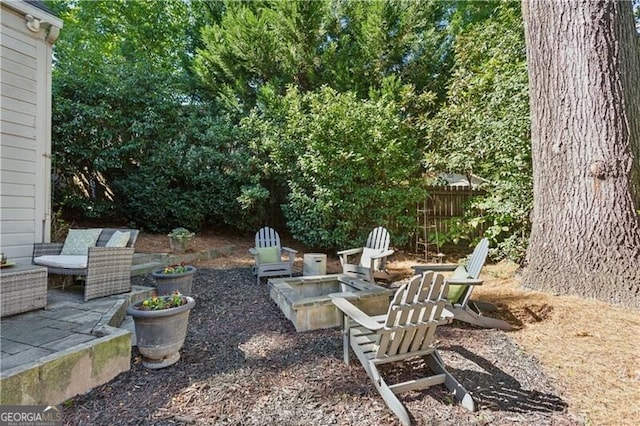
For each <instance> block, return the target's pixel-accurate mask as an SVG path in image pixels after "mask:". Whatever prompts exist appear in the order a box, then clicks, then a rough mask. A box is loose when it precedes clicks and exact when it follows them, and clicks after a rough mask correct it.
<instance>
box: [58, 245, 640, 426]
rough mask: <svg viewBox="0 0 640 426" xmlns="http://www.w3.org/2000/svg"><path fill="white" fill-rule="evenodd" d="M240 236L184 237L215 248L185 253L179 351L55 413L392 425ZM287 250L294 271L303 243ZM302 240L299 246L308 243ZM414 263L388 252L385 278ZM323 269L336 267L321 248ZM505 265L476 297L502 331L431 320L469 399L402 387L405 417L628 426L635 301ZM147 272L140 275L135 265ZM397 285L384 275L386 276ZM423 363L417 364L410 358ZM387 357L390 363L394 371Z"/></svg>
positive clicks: (85, 417)
mask: <svg viewBox="0 0 640 426" xmlns="http://www.w3.org/2000/svg"><path fill="white" fill-rule="evenodd" d="M252 240H253V238H252V236H220V235H213V234H206V235H199V236H198V237H197V243H196V248H197V249H204V248H207V249H210V248H223V247H226V248H227V250H225V253H226V255H225V256H223V257H220V258H218V259H213V260H209V261H205V262H200V263H199V264H198V266H199V268H200V269H199V271H198V273H197V275H196V280H195V282H194V289H193V294H194V297H195V298H196V303H197V305H196V307H195V308H194V309H193V311H192V312H191V317H190V326H189V332H188V335H187V339H186V342H185V346H184V348H183V349H182V351H181V353H182V358H181V360H180V361H179V362H178V363H177V364H175V365H173V366H171V367H169V368H166V369H164V370H159V371H151V370H147V369H145V368H144V367H143V366H142V365H141V364H140V358H139V355H138V354H137V352H136V350H135V348H134V349H133V359H132V368H131V371H129V372H127V373H123V374H121V375H119V376H118V377H116V378H115V379H114V380H112V381H111V382H109V383H108V384H106V385H103V386H100V387H98V388H95V389H94V390H92V391H91V392H89V393H88V394H86V395H82V396H78V397H76V398H74V399H72V400H70V401H68V402H67V403H66V404H65V412H64V419H65V422H67V423H68V424H73V425H76V424H86V425H91V424H158V425H172V424H215V425H218V424H220V425H225V424H233V425H245V424H246V425H272V424H280V425H299V424H308V425H326V424H344V425H382V424H385V425H386V424H389V425H394V424H398V422H397V419H396V418H395V417H394V415H393V414H392V413H391V411H390V410H389V409H388V408H387V407H386V405H385V404H384V402H383V400H382V398H381V397H380V396H379V395H378V394H377V392H376V391H375V388H374V387H373V385H372V383H371V381H370V380H369V379H368V377H367V376H366V373H365V371H364V369H363V368H362V367H361V366H360V365H359V363H358V361H357V360H355V359H352V364H351V366H350V367H349V366H347V365H345V364H344V362H343V361H342V339H341V336H340V331H339V330H337V329H331V330H318V331H312V332H305V333H296V332H295V329H294V328H293V326H292V325H291V323H289V322H288V321H287V320H286V318H285V317H284V316H283V315H282V313H281V312H280V311H279V309H278V308H277V306H276V305H275V304H274V303H273V302H272V301H271V299H270V298H269V294H268V289H267V286H266V285H264V284H263V285H260V286H257V285H256V284H255V278H254V277H253V276H252V275H251V269H250V267H251V264H252V259H251V258H250V257H249V255H248V253H247V249H248V248H249V247H251V246H252V245H253V244H252ZM286 243H288V244H287V245H290V246H293V247H294V248H296V249H298V250H299V253H298V254H299V257H300V258H299V259H297V260H296V268H297V270H298V272H300V271H301V270H302V265H301V263H302V256H301V255H302V253H303V252H304V251H305V250H304V248H303V247H300V246H296V244H295V243H293V242H291V241H287V242H286ZM136 250H137V251H143V252H166V251H168V250H169V249H168V242H167V240H166V236H154V235H145V234H142V235H141V236H140V237H139V240H138V242H137V243H136ZM307 252H308V250H307ZM413 263H415V259H412V258H411V256H409V255H404V254H402V253H398V254H397V255H396V256H395V257H394V261H393V262H392V263H391V264H390V269H392V270H393V271H395V273H396V277H397V279H398V280H402V279H404V278H406V276H408V275H409V274H410V265H411V264H413ZM327 269H328V271H327V272H328V273H331V272H337V271H339V262H338V260H337V258H334V257H332V256H330V258H329V261H328V268H327ZM515 272H516V268H515V266H514V265H509V264H498V265H487V266H486V267H485V269H484V272H483V278H484V279H485V284H484V285H483V286H482V287H479V288H477V289H476V290H475V292H474V295H475V296H476V297H477V298H481V299H483V300H488V301H491V302H494V303H496V304H497V305H498V306H499V308H500V309H499V311H498V312H497V313H496V314H495V315H496V316H499V317H501V318H503V319H506V320H508V321H509V322H511V323H512V324H513V325H515V326H516V327H517V329H516V330H515V331H511V332H506V333H505V332H502V331H497V330H483V329H477V328H474V327H471V326H466V325H465V324H463V323H457V322H454V324H452V325H450V326H443V327H439V329H438V338H439V347H440V352H441V354H442V356H443V358H444V359H445V363H446V365H447V366H448V369H449V371H450V372H451V373H452V374H453V375H454V376H456V378H458V380H460V381H461V382H462V384H463V385H464V386H465V387H466V388H467V389H468V390H469V391H470V392H472V394H473V397H474V399H475V400H476V401H477V402H478V406H479V407H480V410H479V411H477V412H475V413H470V412H468V411H466V410H464V409H463V408H461V407H459V406H457V405H455V404H452V403H451V399H450V397H449V396H448V395H447V392H446V390H445V389H444V388H443V387H442V386H435V387H432V388H430V389H429V390H425V391H422V392H410V393H407V394H403V395H402V396H401V400H402V401H403V403H404V404H405V406H406V407H407V408H408V410H409V412H410V413H411V415H412V416H413V417H414V423H415V424H418V425H440V424H441V425H449V424H460V425H488V424H501V425H506V424H536V425H544V424H549V425H574V424H576V425H577V424H596V425H601V424H602V425H604V424H611V425H614V424H615V425H624V424H629V425H635V424H638V423H640V408H638V404H637V400H638V396H639V395H640V367H639V366H640V362H639V358H638V354H637V336H638V335H640V333H639V331H640V330H639V328H640V313H638V312H636V311H631V310H627V309H622V308H617V307H611V306H609V305H607V304H604V303H601V302H597V301H591V300H584V299H580V298H576V297H566V296H562V297H561V296H551V295H547V294H544V293H540V292H533V291H526V290H522V289H521V288H520V287H519V285H518V280H517V277H516V276H515ZM136 280H138V281H139V282H144V283H146V284H150V279H149V278H148V277H141V278H136ZM395 285H398V283H397V282H394V283H391V286H395ZM412 367H414V368H425V367H424V366H420V365H418V366H412ZM407 372H408V370H407V369H404V370H398V371H396V372H395V373H396V374H407Z"/></svg>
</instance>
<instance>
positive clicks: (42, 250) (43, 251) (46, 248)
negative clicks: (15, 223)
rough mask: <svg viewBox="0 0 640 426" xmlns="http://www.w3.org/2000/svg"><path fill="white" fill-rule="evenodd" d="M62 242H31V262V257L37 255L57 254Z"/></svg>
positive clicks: (62, 244)
mask: <svg viewBox="0 0 640 426" xmlns="http://www.w3.org/2000/svg"><path fill="white" fill-rule="evenodd" d="M63 246H64V243H35V244H33V254H32V255H31V263H33V259H35V258H36V257H39V256H48V255H58V254H60V252H61V251H62V247H63Z"/></svg>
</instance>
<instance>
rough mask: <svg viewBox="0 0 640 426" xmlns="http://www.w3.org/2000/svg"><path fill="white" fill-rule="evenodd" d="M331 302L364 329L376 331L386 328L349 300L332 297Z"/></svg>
mask: <svg viewBox="0 0 640 426" xmlns="http://www.w3.org/2000/svg"><path fill="white" fill-rule="evenodd" d="M331 301H332V302H333V304H334V305H336V307H337V308H338V309H340V310H341V311H342V312H343V313H344V314H345V315H347V316H348V317H349V318H351V319H352V320H354V321H355V322H357V323H358V324H360V325H362V326H363V327H366V328H368V329H369V330H372V331H376V330H381V329H383V328H384V324H381V323H379V322H378V321H376V320H374V319H373V318H371V317H370V316H369V315H367V314H365V313H364V312H362V311H361V310H360V309H358V308H357V307H356V306H355V305H353V304H352V303H351V302H349V301H348V300H347V299H345V298H343V297H332V298H331Z"/></svg>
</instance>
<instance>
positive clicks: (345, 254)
mask: <svg viewBox="0 0 640 426" xmlns="http://www.w3.org/2000/svg"><path fill="white" fill-rule="evenodd" d="M363 250H364V247H360V248H354V249H347V250H341V251H339V252H338V257H339V258H340V264H341V265H343V266H344V265H346V264H348V263H349V256H351V255H353V254H358V253H362V251H363Z"/></svg>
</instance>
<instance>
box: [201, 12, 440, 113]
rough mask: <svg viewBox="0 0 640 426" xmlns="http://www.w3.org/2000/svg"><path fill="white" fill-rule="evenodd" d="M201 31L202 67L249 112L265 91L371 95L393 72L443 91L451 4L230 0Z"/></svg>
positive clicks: (223, 93) (420, 87) (214, 86)
mask: <svg viewBox="0 0 640 426" xmlns="http://www.w3.org/2000/svg"><path fill="white" fill-rule="evenodd" d="M224 4H225V6H224V13H223V14H222V19H221V21H220V22H215V23H212V24H211V25H210V26H208V27H206V28H205V29H204V30H203V32H202V38H203V43H204V47H203V48H202V49H199V50H198V55H197V58H196V60H195V66H194V68H195V70H196V72H197V73H198V75H200V76H201V78H202V80H203V82H204V83H205V84H206V85H207V86H208V87H209V88H210V90H211V91H212V92H213V93H214V94H215V95H216V96H218V97H220V98H221V99H223V100H224V101H225V102H227V103H228V104H229V105H230V106H231V107H233V108H235V109H238V110H240V111H244V112H246V111H249V110H250V109H251V108H252V107H253V106H254V105H255V102H256V100H257V98H258V94H259V92H260V90H261V89H262V88H263V87H265V86H270V87H271V88H272V89H273V90H275V91H276V93H278V94H280V95H284V93H285V92H286V87H287V86H288V85H289V84H293V85H294V86H295V87H296V88H297V89H298V90H300V91H301V92H303V93H304V92H307V91H314V90H316V89H318V88H320V87H321V86H323V85H327V86H329V87H332V88H334V89H336V90H337V91H339V92H345V91H351V92H355V93H356V94H357V95H358V96H359V97H360V98H367V97H368V95H369V90H370V88H380V86H381V85H382V80H383V78H384V77H387V76H390V75H393V76H396V77H399V78H400V79H402V81H403V82H404V83H411V84H413V85H414V86H415V87H416V90H417V91H418V92H422V91H425V92H427V91H434V92H438V91H443V90H442V89H443V86H444V84H443V82H444V79H445V78H446V74H447V71H446V70H447V69H448V67H449V61H448V55H447V53H448V44H447V35H448V34H447V32H446V25H445V22H446V17H447V13H450V12H449V7H448V3H445V2H440V1H435V0H429V1H422V2H406V1H394V0H387V1H383V0H374V1H367V2H362V1H353V0H345V1H342V0H316V1H264V0H262V1H252V2H238V1H233V0H229V1H225V2H224Z"/></svg>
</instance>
